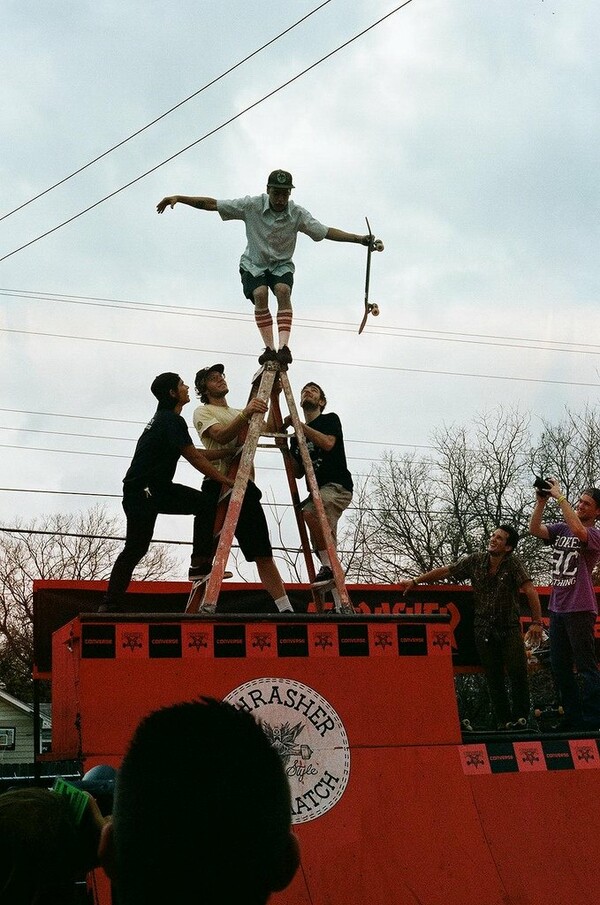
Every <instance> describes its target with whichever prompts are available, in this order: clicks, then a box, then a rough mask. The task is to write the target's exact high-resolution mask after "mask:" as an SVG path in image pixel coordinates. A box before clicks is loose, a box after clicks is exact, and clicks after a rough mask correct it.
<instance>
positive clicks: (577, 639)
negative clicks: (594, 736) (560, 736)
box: [550, 611, 600, 730]
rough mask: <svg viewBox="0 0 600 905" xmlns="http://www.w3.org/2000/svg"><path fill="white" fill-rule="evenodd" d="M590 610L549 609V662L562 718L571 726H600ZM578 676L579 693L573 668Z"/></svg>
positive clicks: (599, 674) (599, 682)
mask: <svg viewBox="0 0 600 905" xmlns="http://www.w3.org/2000/svg"><path fill="white" fill-rule="evenodd" d="M595 624H596V614H595V613H593V612H588V611H586V612H579V613H553V612H551V613H550V662H551V664H552V672H553V673H554V679H555V681H556V684H557V687H558V690H559V693H560V699H561V703H562V706H563V709H564V711H565V722H567V723H568V724H569V725H570V726H572V727H573V728H574V729H594V730H597V729H600V670H599V669H598V661H597V659H596V642H595V637H594V626H595ZM573 667H575V668H576V669H577V674H578V675H579V676H580V677H581V686H582V687H581V693H580V690H579V683H578V680H577V676H576V675H575V672H574V669H573Z"/></svg>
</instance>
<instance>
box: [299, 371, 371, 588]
mask: <svg viewBox="0 0 600 905" xmlns="http://www.w3.org/2000/svg"><path fill="white" fill-rule="evenodd" d="M300 405H301V406H302V410H303V412H304V418H305V423H304V424H303V431H304V436H305V438H306V444H307V446H308V451H309V453H310V458H311V461H312V465H313V469H314V472H315V477H316V479H317V484H318V486H319V490H320V492H321V499H322V501H323V507H324V509H325V515H326V516H327V521H328V523H329V527H330V528H331V536H332V538H333V543H334V544H336V543H337V523H338V521H339V518H340V515H341V514H342V512H343V511H344V509H347V508H348V506H349V505H350V502H351V500H352V490H353V486H354V485H353V483H352V475H351V474H350V472H349V471H348V466H347V464H346V451H345V449H344V435H343V432H342V423H341V421H340V419H339V418H338V416H337V415H336V414H335V413H334V412H329V413H328V414H327V415H324V414H323V409H324V408H325V406H326V405H327V399H326V398H325V393H324V392H323V390H322V389H321V387H320V386H319V384H318V383H313V382H311V383H307V384H306V385H305V386H303V387H302V392H301V394H300ZM284 424H285V426H286V427H289V425H290V424H291V418H290V416H289V415H287V416H286V418H285V419H284ZM290 451H291V453H292V456H293V457H294V463H295V472H296V477H298V478H301V477H302V476H303V475H304V466H303V464H302V459H301V456H300V450H299V449H298V441H297V440H296V438H295V437H292V438H291V439H290ZM302 511H303V513H304V520H305V521H306V524H307V526H308V530H309V533H310V539H311V541H312V545H313V549H314V550H315V552H316V554H317V556H318V557H319V559H320V561H321V568H320V569H319V572H318V573H317V576H316V579H315V581H314V582H313V587H320V586H322V585H325V584H328V583H329V582H330V581H332V580H333V572H332V571H331V563H330V561H329V556H328V554H327V544H326V541H325V538H324V537H323V532H322V531H321V526H320V525H319V520H318V518H317V514H316V511H315V506H314V503H313V501H312V499H311V498H310V497H309V498H308V499H307V500H306V501H305V502H304V504H303V507H302Z"/></svg>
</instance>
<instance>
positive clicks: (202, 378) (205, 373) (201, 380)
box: [194, 364, 225, 405]
mask: <svg viewBox="0 0 600 905" xmlns="http://www.w3.org/2000/svg"><path fill="white" fill-rule="evenodd" d="M213 371H218V372H219V374H224V373H225V365H222V364H216V365H209V366H208V367H206V368H200V370H199V371H198V373H197V374H196V379H195V381H194V386H195V387H196V394H197V395H198V396H199V397H200V402H203V403H204V404H205V405H206V403H207V402H208V396H207V394H206V381H207V379H208V377H209V376H210V374H212V373H213Z"/></svg>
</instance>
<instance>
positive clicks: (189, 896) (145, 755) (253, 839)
mask: <svg viewBox="0 0 600 905" xmlns="http://www.w3.org/2000/svg"><path fill="white" fill-rule="evenodd" d="M113 820H114V844H115V856H116V881H117V888H118V890H119V902H120V903H122V905H142V903H143V905H155V903H156V905H158V903H161V905H163V903H164V902H190V901H197V902H198V903H203V902H206V903H209V902H210V903H213V902H215V903H216V902H218V903H219V905H230V903H231V905H239V903H242V902H243V903H244V905H246V903H248V905H250V903H251V905H259V903H260V905H263V903H264V902H266V900H267V898H268V896H269V892H270V891H271V890H272V889H274V888H277V887H276V886H274V885H273V882H272V881H273V877H272V874H273V871H274V869H275V870H277V866H278V865H280V864H281V861H282V859H284V858H285V853H286V850H287V847H289V844H290V824H291V804H290V790H289V785H288V782H287V778H286V776H285V773H284V770H283V766H282V763H281V760H280V757H279V755H278V754H277V752H276V751H275V749H274V748H273V747H272V746H271V743H270V742H269V740H268V738H267V736H266V735H265V733H264V732H263V730H262V729H261V727H260V725H259V724H258V723H257V722H256V721H255V719H254V717H253V716H252V715H251V714H250V713H247V712H245V711H241V710H237V709H236V708H235V707H233V706H231V705H230V704H226V703H224V702H222V701H216V700H214V699H211V698H202V699H201V700H199V701H192V702H187V703H182V704H176V705H174V706H172V707H166V708H164V709H162V710H158V711H156V712H155V713H152V714H150V716H148V717H146V718H145V719H144V720H142V722H141V723H140V725H139V726H138V728H137V729H136V731H135V734H134V736H133V740H132V742H131V744H130V746H129V750H128V751H127V753H126V755H125V758H124V760H123V763H122V765H121V769H120V771H119V774H118V778H117V791H116V797H115V805H114V811H113ZM232 855H233V856H232Z"/></svg>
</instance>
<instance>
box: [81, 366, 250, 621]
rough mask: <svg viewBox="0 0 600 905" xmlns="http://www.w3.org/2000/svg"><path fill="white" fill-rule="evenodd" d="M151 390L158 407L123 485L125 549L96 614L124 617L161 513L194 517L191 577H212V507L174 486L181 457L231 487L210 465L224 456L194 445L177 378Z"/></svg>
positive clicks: (165, 377) (165, 378)
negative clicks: (129, 589) (135, 575)
mask: <svg viewBox="0 0 600 905" xmlns="http://www.w3.org/2000/svg"><path fill="white" fill-rule="evenodd" d="M150 389H151V391H152V393H153V394H154V396H156V398H157V399H158V407H157V409H156V412H155V414H154V417H153V418H152V419H151V420H150V422H149V423H148V424H147V425H146V427H145V429H144V432H143V434H142V435H141V437H140V438H139V440H138V442H137V446H136V448H135V453H134V455H133V459H132V461H131V465H130V466H129V468H128V470H127V474H126V475H125V477H124V479H123V509H124V510H125V515H126V517H127V533H126V536H125V546H124V548H123V550H122V551H121V553H120V554H119V556H118V557H117V559H116V560H115V564H114V566H113V568H112V572H111V575H110V579H109V582H108V589H107V592H106V597H105V599H104V601H103V603H102V604H101V606H100V608H99V609H100V612H106V613H111V612H124V611H126V605H125V592H126V591H127V587H128V586H129V582H130V581H131V576H132V575H133V571H134V569H135V567H136V566H137V564H138V563H139V561H140V560H141V559H142V557H143V556H144V555H145V554H146V553H147V552H148V548H149V546H150V542H151V540H152V535H153V533H154V525H155V524H156V519H157V516H158V514H159V513H166V514H170V515H193V516H194V537H193V546H192V562H191V567H190V573H189V577H190V580H198V579H200V578H201V577H202V576H204V575H206V574H208V573H209V572H210V569H211V566H212V549H213V531H212V529H213V521H212V515H213V513H212V508H211V504H210V501H209V500H207V498H206V495H205V494H203V493H202V491H201V490H195V489H194V488H193V487H186V486H185V485H183V484H174V483H173V477H174V475H175V469H176V467H177V462H178V461H179V458H180V456H183V457H184V458H185V459H187V460H188V462H189V463H190V465H193V467H194V468H196V469H197V470H198V471H200V472H202V474H204V475H207V477H209V478H212V479H213V480H214V481H219V482H220V483H221V484H226V485H227V486H228V487H231V486H233V482H232V481H231V479H230V478H227V477H226V476H225V475H223V474H221V472H219V471H217V469H216V468H215V467H214V466H213V465H211V464H210V461H209V460H210V459H212V460H215V459H222V458H223V455H224V454H223V451H222V450H221V451H219V450H212V451H209V450H202V451H200V450H199V449H196V447H195V446H194V444H193V442H192V438H191V437H190V434H189V431H188V428H187V424H186V423H185V420H184V419H183V418H182V417H181V410H182V409H183V406H184V405H186V404H187V403H188V402H189V401H190V396H189V387H188V386H186V384H185V383H184V382H183V380H182V379H181V377H180V376H179V374H173V373H170V372H167V373H165V374H159V376H158V377H156V378H155V379H154V381H153V382H152V385H151V387H150Z"/></svg>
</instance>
